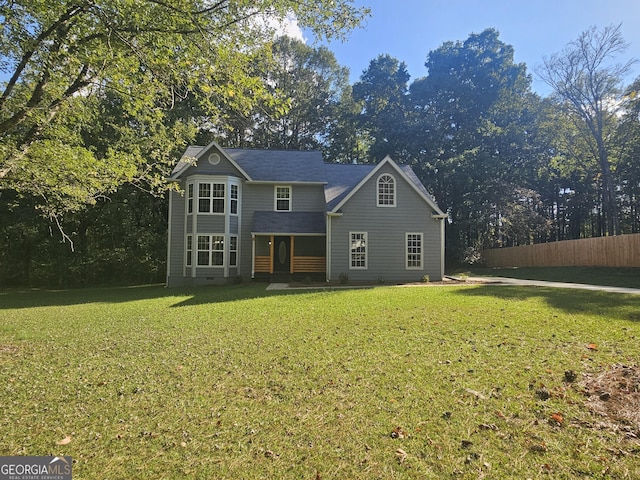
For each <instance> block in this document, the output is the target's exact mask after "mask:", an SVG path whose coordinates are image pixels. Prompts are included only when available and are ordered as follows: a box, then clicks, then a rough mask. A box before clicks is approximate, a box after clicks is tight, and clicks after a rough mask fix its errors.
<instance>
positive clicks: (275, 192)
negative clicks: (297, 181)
mask: <svg viewBox="0 0 640 480" xmlns="http://www.w3.org/2000/svg"><path fill="white" fill-rule="evenodd" d="M279 188H286V189H288V190H289V198H288V200H289V208H288V209H287V210H279V209H278V189H279ZM281 200H285V199H284V198H283V199H281ZM292 206H293V188H291V185H275V186H274V187H273V211H274V212H290V211H291V207H292Z"/></svg>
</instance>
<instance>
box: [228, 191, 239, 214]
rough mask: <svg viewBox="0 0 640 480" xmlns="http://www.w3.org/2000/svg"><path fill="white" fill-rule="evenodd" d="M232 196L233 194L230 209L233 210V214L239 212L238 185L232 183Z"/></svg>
mask: <svg viewBox="0 0 640 480" xmlns="http://www.w3.org/2000/svg"><path fill="white" fill-rule="evenodd" d="M229 188H230V196H231V201H230V206H229V209H230V210H231V213H232V214H233V215H237V214H238V185H233V184H232V185H230V186H229Z"/></svg>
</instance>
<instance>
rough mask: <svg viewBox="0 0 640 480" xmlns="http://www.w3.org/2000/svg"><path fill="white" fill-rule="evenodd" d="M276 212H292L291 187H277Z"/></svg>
mask: <svg viewBox="0 0 640 480" xmlns="http://www.w3.org/2000/svg"><path fill="white" fill-rule="evenodd" d="M275 204H276V205H275V206H276V211H278V212H290V211H291V187H290V186H277V187H276V199H275Z"/></svg>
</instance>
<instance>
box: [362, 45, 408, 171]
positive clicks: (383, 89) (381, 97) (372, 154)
mask: <svg viewBox="0 0 640 480" xmlns="http://www.w3.org/2000/svg"><path fill="white" fill-rule="evenodd" d="M409 78H410V76H409V73H408V72H407V66H406V65H405V64H404V63H403V62H399V61H398V60H396V59H395V58H393V57H391V56H389V55H380V56H379V57H377V58H376V59H374V60H372V61H371V62H370V63H369V67H368V68H367V69H366V70H365V71H364V72H363V73H362V75H361V76H360V80H359V81H358V82H356V83H355V84H354V85H353V98H354V100H355V101H356V102H358V103H359V104H360V105H361V108H362V110H361V114H360V116H359V119H358V124H359V127H360V128H361V129H363V130H364V132H366V135H367V136H368V137H369V138H370V139H371V140H370V145H369V148H368V151H367V152H366V158H367V160H368V161H369V162H373V163H375V162H379V161H381V160H382V159H383V158H384V157H386V156H387V155H390V156H392V157H393V158H394V159H395V160H396V161H403V160H404V159H405V158H406V156H407V152H406V148H407V147H406V145H407V137H406V134H405V126H406V125H407V114H408V110H409V108H410V107H409V104H408V103H407V90H408V81H409Z"/></svg>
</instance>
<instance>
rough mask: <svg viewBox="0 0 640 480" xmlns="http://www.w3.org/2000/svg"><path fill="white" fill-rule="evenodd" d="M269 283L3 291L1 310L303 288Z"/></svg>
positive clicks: (182, 302)
mask: <svg viewBox="0 0 640 480" xmlns="http://www.w3.org/2000/svg"><path fill="white" fill-rule="evenodd" d="M267 285H268V284H266V283H253V282H251V283H245V284H240V285H219V286H207V287H193V288H170V289H167V288H165V287H164V285H143V286H135V287H105V288H79V289H69V290H46V289H24V290H19V289H15V290H0V311H1V310H8V309H14V308H18V309H20V308H37V307H52V306H53V307H55V306H71V305H83V304H91V303H107V304H110V303H113V304H117V303H126V302H136V301H140V300H153V299H158V300H160V299H175V303H173V304H172V305H171V307H186V306H191V305H202V304H207V303H221V302H235V301H240V300H249V299H252V298H260V297H267V296H274V295H293V294H299V293H303V291H294V290H282V291H267Z"/></svg>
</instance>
